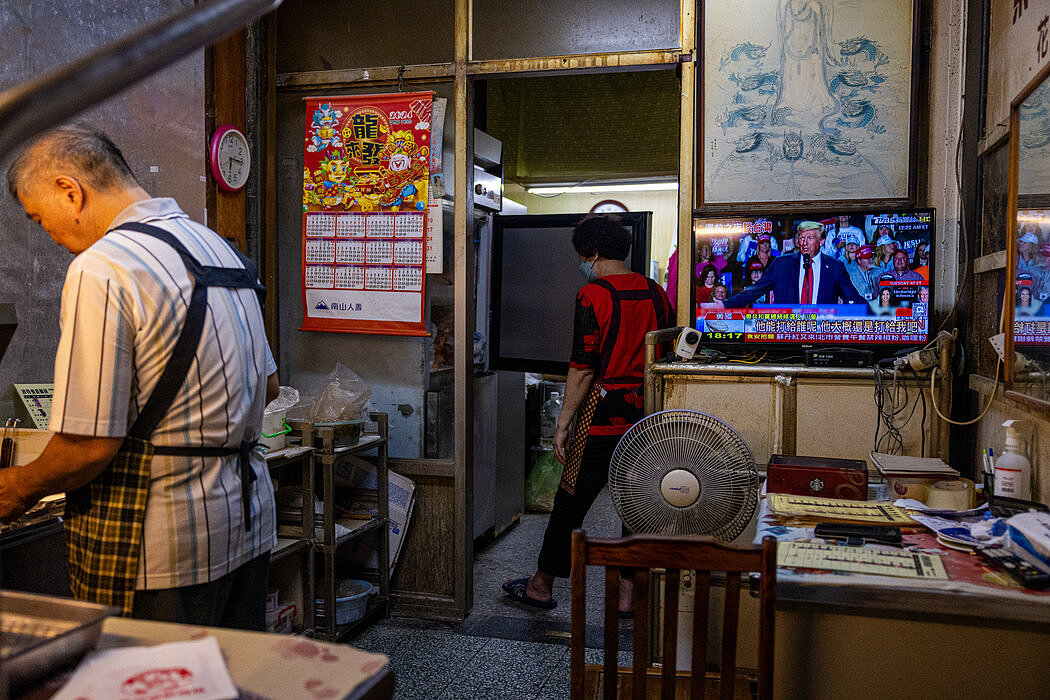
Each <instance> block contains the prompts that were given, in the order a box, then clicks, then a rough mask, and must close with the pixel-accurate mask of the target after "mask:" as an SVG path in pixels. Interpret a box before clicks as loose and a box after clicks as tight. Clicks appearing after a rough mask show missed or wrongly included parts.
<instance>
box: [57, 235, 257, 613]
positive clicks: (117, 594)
mask: <svg viewBox="0 0 1050 700" xmlns="http://www.w3.org/2000/svg"><path fill="white" fill-rule="evenodd" d="M119 228H120V229H124V230H131V231H136V232H138V233H143V234H146V235H148V236H153V237H154V238H158V239H160V240H161V241H163V242H165V243H167V244H168V245H170V246H171V247H172V248H174V249H175V250H176V251H177V252H178V253H179V255H180V256H181V257H182V261H183V263H184V264H185V265H186V270H187V272H189V273H190V275H191V276H192V277H193V280H194V286H193V294H192V296H191V298H190V305H189V309H188V310H187V312H186V322H185V324H184V325H183V328H182V331H181V332H180V333H179V338H178V340H177V341H176V343H175V347H174V349H173V350H172V354H171V357H170V358H169V359H168V364H167V365H166V366H165V368H164V372H163V373H162V374H161V377H160V379H159V380H158V381H157V386H156V388H154V390H153V393H152V394H151V395H150V397H149V400H148V401H147V402H146V405H145V406H144V407H143V409H142V412H141V413H140V414H139V417H138V419H137V420H136V421H135V424H134V425H132V426H131V429H130V430H129V431H128V436H127V437H126V438H125V439H124V442H123V443H122V444H121V446H120V449H119V450H118V451H117V454H116V456H114V458H113V460H112V461H111V462H110V463H109V465H108V466H107V467H106V468H105V470H103V472H102V473H101V474H100V475H99V476H98V477H96V478H95V479H94V480H93V481H91V482H90V483H88V484H86V485H84V486H82V487H80V488H78V489H76V490H74V491H71V492H69V493H67V494H66V510H65V533H66V545H67V549H68V552H69V578H70V589H71V590H72V592H73V596H74V597H75V598H78V599H80V600H89V601H92V602H95V603H101V604H103V605H112V606H115V607H117V608H120V610H121V614H122V615H125V616H130V615H131V611H132V608H133V605H134V596H135V580H136V578H137V576H138V565H139V553H140V551H141V548H142V530H143V524H144V522H145V518H146V498H147V495H148V494H149V482H150V466H151V464H152V462H153V455H155V454H164V455H178V456H187V457H212V456H226V455H231V454H238V455H240V476H241V500H242V503H243V507H244V521H245V524H246V525H245V526H246V527H248V528H249V529H250V528H251V517H250V515H251V513H250V508H251V499H250V494H249V484H250V482H251V481H252V480H253V477H254V474H253V473H252V471H251V467H250V464H249V454H250V452H251V449H252V448H253V446H254V445H253V444H252V443H248V442H244V441H242V442H241V444H240V445H239V446H238V447H154V446H153V445H152V444H151V443H150V442H149V438H150V436H152V435H153V431H154V430H155V429H156V427H157V424H158V423H159V422H160V420H161V418H163V417H164V414H165V413H167V411H168V408H170V406H171V403H172V401H174V399H175V396H176V395H177V393H178V391H179V388H180V387H181V386H182V384H183V382H184V381H185V379H186V375H187V374H188V372H189V369H190V365H191V364H192V363H193V359H194V354H195V351H196V348H197V345H198V344H199V343H200V338H201V334H202V331H203V328H204V318H205V314H206V312H207V302H208V287H229V288H235V289H244V288H247V289H254V290H255V291H256V293H257V294H258V296H259V304H260V306H261V305H262V301H263V294H264V289H263V287H262V285H261V284H260V283H259V281H258V274H257V271H256V268H255V264H254V263H253V262H252V261H251V260H249V259H248V258H246V257H245V256H243V255H241V253H240V251H238V250H237V249H236V248H233V250H234V252H235V253H237V255H238V257H239V258H240V259H241V262H242V264H244V266H245V267H244V269H238V268H224V267H208V266H204V265H201V264H200V263H198V262H197V260H196V259H195V258H194V257H193V256H192V255H190V253H189V251H188V250H186V248H185V246H183V245H182V243H180V242H179V240H178V239H177V238H175V236H173V235H172V234H171V233H169V232H167V231H165V230H164V229H161V228H158V227H156V226H150V225H149V224H143V223H138V222H129V223H125V224H122V225H121V226H120V227H119ZM231 248H232V246H231Z"/></svg>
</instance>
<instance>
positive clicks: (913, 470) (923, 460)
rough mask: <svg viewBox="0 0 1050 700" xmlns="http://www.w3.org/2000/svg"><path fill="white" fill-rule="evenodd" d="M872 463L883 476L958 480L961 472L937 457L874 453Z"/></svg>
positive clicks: (871, 455)
mask: <svg viewBox="0 0 1050 700" xmlns="http://www.w3.org/2000/svg"><path fill="white" fill-rule="evenodd" d="M870 457H871V463H872V464H874V465H875V468H876V469H878V470H879V473H880V474H882V475H883V476H898V477H914V478H918V479H957V478H959V472H958V470H956V469H952V468H951V467H949V466H948V465H947V464H945V463H944V461H942V460H940V459H938V458H936V457H908V456H907V455H891V454H886V453H885V452H872V453H871V454H870Z"/></svg>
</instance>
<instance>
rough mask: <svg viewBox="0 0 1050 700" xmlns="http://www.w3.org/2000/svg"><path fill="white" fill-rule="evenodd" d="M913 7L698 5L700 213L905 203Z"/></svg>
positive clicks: (901, 2)
mask: <svg viewBox="0 0 1050 700" xmlns="http://www.w3.org/2000/svg"><path fill="white" fill-rule="evenodd" d="M918 8H919V2H918V0H880V2H871V0H751V1H750V2H746V3H736V2H734V3H713V2H712V3H704V8H703V15H702V19H701V22H702V24H701V41H700V42H699V45H700V46H701V47H702V49H701V53H702V58H701V61H702V62H701V69H702V89H701V90H700V99H701V109H700V120H701V123H700V134H699V138H698V142H697V143H698V148H699V151H700V152H699V153H698V154H697V163H698V167H699V170H700V172H699V182H700V183H701V186H699V187H697V193H698V199H699V201H698V202H697V205H698V207H699V208H700V209H702V210H708V211H714V210H719V209H723V210H725V209H729V210H731V209H734V208H737V209H739V207H740V206H741V205H744V204H749V205H755V204H758V205H759V206H762V207H768V208H771V209H772V208H783V207H787V208H792V207H796V206H797V207H805V206H811V205H813V204H816V203H819V204H820V205H821V206H824V207H826V206H828V205H829V204H834V205H835V206H845V207H849V206H851V205H856V206H864V205H865V204H870V203H873V202H880V203H882V204H887V205H894V204H898V205H902V206H903V205H908V204H911V203H912V202H913V201H914V195H915V161H916V136H917V134H916V126H915V124H916V102H917V96H918V83H917V75H916V73H917V71H916V69H915V67H916V65H917V56H918V43H919V42H918Z"/></svg>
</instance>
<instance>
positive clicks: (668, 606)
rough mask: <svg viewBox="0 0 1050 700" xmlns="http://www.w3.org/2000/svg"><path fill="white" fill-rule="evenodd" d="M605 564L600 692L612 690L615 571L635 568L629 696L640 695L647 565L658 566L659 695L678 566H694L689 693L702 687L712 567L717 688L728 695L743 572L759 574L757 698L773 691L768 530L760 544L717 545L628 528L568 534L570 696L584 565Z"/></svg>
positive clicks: (673, 644)
mask: <svg viewBox="0 0 1050 700" xmlns="http://www.w3.org/2000/svg"><path fill="white" fill-rule="evenodd" d="M588 565H591V566H603V567H605V664H604V677H605V689H604V697H605V698H615V697H616V692H617V690H616V687H617V661H616V658H617V652H618V639H619V592H620V570H621V569H625V568H626V569H633V570H634V594H633V604H634V635H633V648H634V652H633V663H632V671H631V680H632V682H631V687H632V697H634V698H645V697H646V687H645V686H646V678H647V675H648V673H647V671H648V666H649V660H648V658H647V656H648V652H649V628H650V625H649V607H650V596H651V595H652V594H653V591H652V590H651V588H650V583H651V581H652V577H651V572H650V569H665V570H666V579H665V585H664V606H663V670H662V673H661V696H662V697H663V698H666V699H670V698H673V697H674V692H675V683H676V676H677V673H676V670H677V665H678V664H677V659H676V651H677V646H678V640H677V637H678V584H679V579H680V574H681V572H682V571H683V570H686V571H688V570H695V571H696V578H695V580H696V588H695V590H696V603H695V606H694V608H693V640H692V641H693V644H692V668H693V677H692V679H691V684H692V687H691V697H692V698H702V697H703V694H704V675H705V673H704V671H705V669H706V667H707V658H706V657H707V636H708V604H709V601H710V589H711V573H712V572H717V571H724V572H725V573H726V577H725V601H724V607H723V624H722V654H721V663H720V669H719V671H720V674H721V678H720V681H719V683H720V694H721V697H722V698H731V697H732V694H733V686H734V677H735V676H736V643H737V622H738V617H739V612H740V579H741V575H742V574H743V573H744V572H756V571H757V572H759V573H761V584H760V594H759V596H760V598H759V636H758V697H759V698H770V697H772V682H773V619H774V618H773V616H774V608H775V606H776V571H777V543H776V540H775V539H774V538H772V537H766V538H764V539H763V540H762V545H761V546H758V545H746V546H745V545H732V544H723V543H721V542H719V541H717V540H715V539H713V538H710V537H700V536H691V535H639V534H635V535H630V536H628V537H619V538H598V537H587V533H586V532H584V531H583V530H576V531H575V532H573V534H572V628H571V629H572V637H571V640H570V677H571V687H572V697H573V698H577V699H578V698H583V696H584V636H585V635H584V633H585V629H586V595H587V580H586V579H587V566H588Z"/></svg>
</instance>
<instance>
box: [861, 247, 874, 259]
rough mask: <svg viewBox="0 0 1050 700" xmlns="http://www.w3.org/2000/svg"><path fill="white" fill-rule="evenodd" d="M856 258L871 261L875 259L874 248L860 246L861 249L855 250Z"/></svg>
mask: <svg viewBox="0 0 1050 700" xmlns="http://www.w3.org/2000/svg"><path fill="white" fill-rule="evenodd" d="M857 257H858V258H865V259H867V260H871V259H872V258H874V257H875V246H871V245H862V246H861V247H859V248H857Z"/></svg>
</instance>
